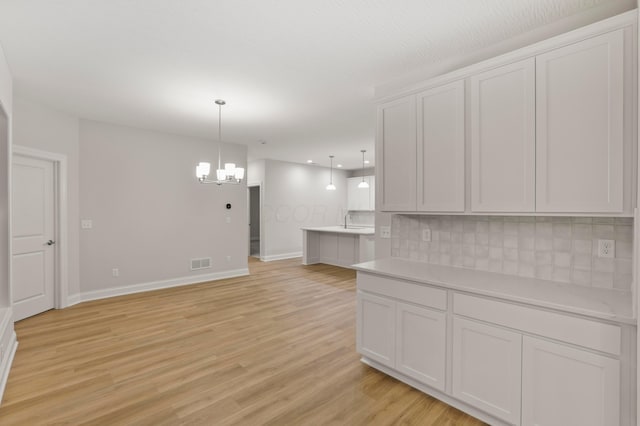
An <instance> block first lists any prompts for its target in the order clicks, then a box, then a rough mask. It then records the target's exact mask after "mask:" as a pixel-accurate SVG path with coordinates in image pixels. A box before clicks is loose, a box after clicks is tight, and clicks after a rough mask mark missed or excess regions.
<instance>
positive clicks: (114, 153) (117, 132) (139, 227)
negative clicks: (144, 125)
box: [80, 120, 248, 298]
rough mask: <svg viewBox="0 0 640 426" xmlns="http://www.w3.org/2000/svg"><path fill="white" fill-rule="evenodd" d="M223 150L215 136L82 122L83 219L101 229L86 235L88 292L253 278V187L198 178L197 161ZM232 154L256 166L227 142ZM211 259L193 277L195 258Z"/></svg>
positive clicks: (83, 256) (84, 285)
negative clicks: (213, 277) (203, 277)
mask: <svg viewBox="0 0 640 426" xmlns="http://www.w3.org/2000/svg"><path fill="white" fill-rule="evenodd" d="M216 149H217V148H216V144H215V143H213V142H211V141H208V140H203V139H195V138H188V137H182V136H177V135H170V134H165V133H157V132H153V131H146V130H139V129H134V128H128V127H122V126H117V125H110V124H105V123H99V122H94V121H85V120H81V121H80V159H81V160H80V216H81V219H91V220H92V221H93V229H89V230H81V232H80V287H81V291H82V292H83V293H84V294H85V295H86V294H87V293H88V292H89V293H90V292H94V293H90V295H96V294H97V295H98V296H99V295H100V294H105V293H108V290H109V289H113V288H117V287H121V286H132V285H137V284H145V283H155V282H158V281H163V282H164V281H166V280H172V279H176V280H181V279H188V278H189V277H193V276H195V275H200V274H209V273H220V274H221V275H223V276H224V275H225V274H231V275H233V274H235V275H237V274H238V273H242V271H244V272H245V273H246V268H247V256H248V253H247V239H248V234H247V232H248V230H247V228H248V226H247V190H246V185H245V184H242V185H223V186H218V185H202V184H199V183H198V182H197V180H196V178H195V166H196V164H197V163H198V162H200V161H210V162H212V163H213V162H214V160H215V158H216V152H217V151H216ZM223 153H224V157H225V158H223V160H227V161H233V162H235V163H236V164H238V165H239V166H244V165H246V155H247V151H246V146H243V145H235V144H225V146H224V148H223ZM227 203H231V204H232V209H231V210H227V209H226V208H225V205H226V204H227ZM227 217H228V218H229V220H230V223H227V221H226V218H227ZM227 256H230V260H229V261H228V260H227ZM201 257H211V258H212V261H213V262H212V263H213V268H212V269H204V270H200V271H193V272H192V271H190V262H189V261H190V259H191V258H201ZM113 268H118V269H119V276H118V277H114V276H113V275H112V269H113ZM96 292H97V293H96ZM85 298H91V297H85Z"/></svg>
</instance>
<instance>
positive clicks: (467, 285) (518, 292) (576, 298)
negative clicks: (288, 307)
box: [352, 258, 636, 325]
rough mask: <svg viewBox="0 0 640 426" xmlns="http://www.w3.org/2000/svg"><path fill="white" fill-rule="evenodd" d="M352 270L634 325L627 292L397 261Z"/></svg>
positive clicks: (366, 265) (355, 266)
mask: <svg viewBox="0 0 640 426" xmlns="http://www.w3.org/2000/svg"><path fill="white" fill-rule="evenodd" d="M352 268H354V269H356V270H357V271H362V272H368V273H372V274H377V275H384V276H387V277H391V278H398V279H403V280H408V281H414V282H418V283H422V284H429V285H433V286H437V287H444V288H447V289H451V290H457V291H461V292H467V293H473V294H476V295H480V296H489V297H494V298H498V299H503V300H507V301H512V302H519V303H523V304H527V305H533V306H538V307H542V308H548V309H552V310H556V311H562V312H567V313H573V314H579V315H584V316H588V317H592V318H597V319H602V320H608V321H613V322H617V323H622V324H631V325H636V320H635V319H634V318H633V307H632V293H631V292H630V291H622V290H610V289H601V288H592V287H584V288H583V287H581V286H579V285H575V284H566V283H559V282H555V281H547V280H540V279H536V278H524V277H518V276H514V275H505V274H498V273H495V272H485V271H478V270H475V269H467V268H457V267H452V266H442V265H431V264H428V263H423V262H417V261H412V260H405V259H397V258H386V259H378V260H372V261H370V262H364V263H358V264H355V265H353V266H352Z"/></svg>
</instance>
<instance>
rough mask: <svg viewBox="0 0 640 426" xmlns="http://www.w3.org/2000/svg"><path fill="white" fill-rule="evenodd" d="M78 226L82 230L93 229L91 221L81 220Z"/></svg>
mask: <svg viewBox="0 0 640 426" xmlns="http://www.w3.org/2000/svg"><path fill="white" fill-rule="evenodd" d="M80 226H81V228H82V229H91V228H93V221H92V220H91V219H82V221H81V222H80Z"/></svg>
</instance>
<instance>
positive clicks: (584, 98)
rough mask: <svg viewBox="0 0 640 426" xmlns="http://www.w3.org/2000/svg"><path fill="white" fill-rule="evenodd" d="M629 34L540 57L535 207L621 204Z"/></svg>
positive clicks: (612, 207) (602, 209) (593, 208)
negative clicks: (626, 47)
mask: <svg viewBox="0 0 640 426" xmlns="http://www.w3.org/2000/svg"><path fill="white" fill-rule="evenodd" d="M623 37H624V34H623V30H618V31H615V32H612V33H608V34H604V35H601V36H598V37H593V38H591V39H588V40H585V41H582V42H580V43H575V44H572V45H570V46H566V47H563V48H560V49H556V50H553V51H551V52H549V53H546V54H544V55H540V56H538V57H537V58H536V97H537V104H536V105H537V106H536V108H537V109H536V118H537V127H536V129H537V130H536V134H537V136H536V141H537V147H536V210H537V211H540V212H576V213H583V212H588V213H592V212H593V213H607V212H612V213H613V212H622V211H623V199H622V196H623V69H624V58H623V53H624V52H623V43H624V38H623Z"/></svg>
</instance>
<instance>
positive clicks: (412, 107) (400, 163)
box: [376, 95, 416, 211]
mask: <svg viewBox="0 0 640 426" xmlns="http://www.w3.org/2000/svg"><path fill="white" fill-rule="evenodd" d="M376 158H377V159H378V160H377V161H378V170H377V171H376V173H377V174H378V176H379V181H380V182H381V186H382V188H380V195H381V196H382V200H381V201H382V202H381V208H382V210H385V211H415V210H416V97H415V96H413V95H412V96H407V97H404V98H401V99H398V100H395V101H392V102H388V103H385V104H382V105H380V106H379V107H378V131H377V146H376Z"/></svg>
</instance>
